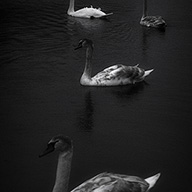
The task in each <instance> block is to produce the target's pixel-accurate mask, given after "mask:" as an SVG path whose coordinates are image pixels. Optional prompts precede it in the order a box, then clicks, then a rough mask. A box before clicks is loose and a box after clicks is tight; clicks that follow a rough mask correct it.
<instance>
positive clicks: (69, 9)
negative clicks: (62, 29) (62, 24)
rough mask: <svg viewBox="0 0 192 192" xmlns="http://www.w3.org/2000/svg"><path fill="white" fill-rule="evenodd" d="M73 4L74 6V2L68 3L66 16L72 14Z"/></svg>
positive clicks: (72, 0) (73, 0)
mask: <svg viewBox="0 0 192 192" xmlns="http://www.w3.org/2000/svg"><path fill="white" fill-rule="evenodd" d="M74 4H75V0H70V2H69V8H68V11H67V13H68V14H70V13H73V12H74Z"/></svg>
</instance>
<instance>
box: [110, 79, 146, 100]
mask: <svg viewBox="0 0 192 192" xmlns="http://www.w3.org/2000/svg"><path fill="white" fill-rule="evenodd" d="M145 85H148V83H147V82H145V81H143V82H140V83H136V84H134V85H127V86H120V87H116V88H115V89H112V90H111V92H112V94H113V95H115V96H116V97H117V98H120V99H127V98H129V99H130V98H132V97H135V96H136V95H137V94H139V93H141V92H142V91H143V90H144V87H145Z"/></svg>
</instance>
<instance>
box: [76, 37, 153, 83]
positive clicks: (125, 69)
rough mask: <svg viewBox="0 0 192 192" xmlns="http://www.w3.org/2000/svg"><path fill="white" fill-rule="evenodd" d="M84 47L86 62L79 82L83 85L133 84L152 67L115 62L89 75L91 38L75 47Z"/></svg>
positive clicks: (147, 73) (146, 74) (142, 77)
mask: <svg viewBox="0 0 192 192" xmlns="http://www.w3.org/2000/svg"><path fill="white" fill-rule="evenodd" d="M81 47H85V48H86V63H85V69H84V72H83V75H82V76H81V80H80V83H81V84H82V85H85V86H118V85H127V84H134V83H136V82H140V81H143V80H144V78H145V77H146V76H148V75H149V74H150V73H151V72H152V71H153V69H151V70H147V71H145V70H144V69H141V68H139V67H138V65H136V66H125V65H122V64H117V65H113V66H110V67H108V68H106V69H104V70H103V71H101V72H99V73H98V74H97V75H95V76H94V77H91V60H92V52H93V43H92V41H91V40H88V39H83V40H80V41H79V45H78V46H77V47H76V48H75V49H79V48H81Z"/></svg>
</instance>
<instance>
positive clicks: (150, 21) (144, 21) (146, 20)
mask: <svg viewBox="0 0 192 192" xmlns="http://www.w3.org/2000/svg"><path fill="white" fill-rule="evenodd" d="M140 24H141V25H144V26H147V27H154V28H159V29H164V28H165V27H166V26H167V24H166V22H165V20H164V19H163V18H162V17H161V16H149V15H147V0H143V16H142V18H141V21H140Z"/></svg>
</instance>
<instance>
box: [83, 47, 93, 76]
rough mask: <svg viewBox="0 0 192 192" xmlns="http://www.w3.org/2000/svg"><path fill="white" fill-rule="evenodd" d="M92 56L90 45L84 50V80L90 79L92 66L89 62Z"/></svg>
mask: <svg viewBox="0 0 192 192" xmlns="http://www.w3.org/2000/svg"><path fill="white" fill-rule="evenodd" d="M92 54H93V47H92V45H89V46H88V47H87V49H86V62H85V68H84V72H83V76H86V78H88V79H91V72H92V66H91V60H92Z"/></svg>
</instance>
